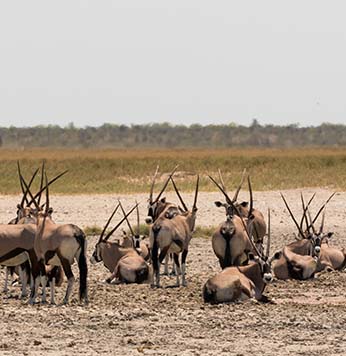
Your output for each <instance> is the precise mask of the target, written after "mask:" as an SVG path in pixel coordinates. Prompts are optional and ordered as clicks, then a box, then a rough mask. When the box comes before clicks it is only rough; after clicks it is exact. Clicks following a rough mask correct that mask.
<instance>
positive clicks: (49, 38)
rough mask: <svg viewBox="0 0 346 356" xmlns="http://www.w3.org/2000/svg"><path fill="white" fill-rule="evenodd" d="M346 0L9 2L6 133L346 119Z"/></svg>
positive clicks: (2, 74) (0, 116) (2, 112)
mask: <svg viewBox="0 0 346 356" xmlns="http://www.w3.org/2000/svg"><path fill="white" fill-rule="evenodd" d="M345 16H346V2H345V1H337V0H334V1H326V0H323V1H320V0H290V1H280V0H267V1H266V0H261V1H258V0H253V1H247V0H238V1H231V0H226V1H215V0H213V1H212V0H210V1H202V0H196V1H193V0H182V1H178V0H174V1H173V0H172V1H165V0H157V1H153V0H138V1H131V0H124V1H106V0H102V1H101V0H95V1H86V0H83V1H73V0H59V1H54V2H53V1H47V0H42V1H35V0H30V1H27V0H18V1H7V0H0V125H1V126H10V125H15V126H31V125H39V124H59V125H61V126H65V125H67V124H68V123H69V122H74V124H75V125H76V126H86V125H92V126H98V125H101V124H103V123H104V122H110V123H128V124H130V123H151V122H164V121H165V122H171V123H176V124H182V123H183V124H192V123H200V124H207V123H229V122H236V123H238V124H246V125H247V124H249V123H251V121H252V120H253V119H254V118H257V119H258V120H259V122H260V123H262V124H265V123H274V124H289V123H299V124H300V125H301V126H306V125H318V124H320V123H322V122H332V123H346V90H345V89H346V20H345Z"/></svg>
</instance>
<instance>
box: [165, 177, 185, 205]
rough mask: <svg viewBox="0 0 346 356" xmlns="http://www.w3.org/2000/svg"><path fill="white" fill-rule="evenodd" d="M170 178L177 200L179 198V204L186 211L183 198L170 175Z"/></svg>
mask: <svg viewBox="0 0 346 356" xmlns="http://www.w3.org/2000/svg"><path fill="white" fill-rule="evenodd" d="M170 179H171V181H172V184H173V187H174V190H175V192H176V193H177V196H178V198H179V200H180V202H181V205H182V206H183V208H184V210H185V211H188V210H189V209H188V208H187V206H186V204H185V203H184V200H183V198H182V197H181V195H180V193H179V190H178V188H177V186H176V185H175V182H174V180H173V177H170Z"/></svg>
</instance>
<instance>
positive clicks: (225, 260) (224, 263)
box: [221, 230, 232, 269]
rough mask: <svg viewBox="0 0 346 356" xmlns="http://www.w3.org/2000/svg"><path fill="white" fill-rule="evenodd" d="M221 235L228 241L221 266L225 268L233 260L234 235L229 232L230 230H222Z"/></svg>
mask: <svg viewBox="0 0 346 356" xmlns="http://www.w3.org/2000/svg"><path fill="white" fill-rule="evenodd" d="M221 235H222V237H223V238H224V239H225V243H226V248H225V255H224V258H223V261H222V264H221V268H222V269H224V268H226V267H230V266H231V265H232V260H231V238H232V235H231V234H230V233H229V231H227V230H226V231H222V230H221Z"/></svg>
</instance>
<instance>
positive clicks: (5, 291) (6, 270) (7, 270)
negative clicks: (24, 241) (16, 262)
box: [3, 267, 10, 293]
mask: <svg viewBox="0 0 346 356" xmlns="http://www.w3.org/2000/svg"><path fill="white" fill-rule="evenodd" d="M9 274H10V270H9V268H8V267H5V284H4V289H3V292H4V293H7V292H8V276H9Z"/></svg>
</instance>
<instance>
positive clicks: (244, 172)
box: [232, 168, 246, 203]
mask: <svg viewBox="0 0 346 356" xmlns="http://www.w3.org/2000/svg"><path fill="white" fill-rule="evenodd" d="M245 174H246V168H245V169H244V170H243V174H242V176H241V181H240V184H239V186H238V188H237V190H236V191H235V193H234V197H233V199H232V201H233V203H234V202H236V201H237V199H238V195H239V192H240V189H241V187H242V185H243V183H244V179H245Z"/></svg>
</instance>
